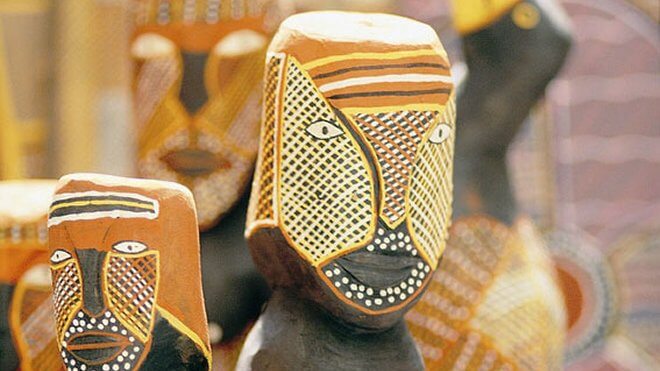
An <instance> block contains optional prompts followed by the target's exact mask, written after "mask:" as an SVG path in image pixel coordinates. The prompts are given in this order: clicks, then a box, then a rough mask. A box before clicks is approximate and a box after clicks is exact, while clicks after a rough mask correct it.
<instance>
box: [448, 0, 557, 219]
mask: <svg viewBox="0 0 660 371" xmlns="http://www.w3.org/2000/svg"><path fill="white" fill-rule="evenodd" d="M488 3H489V4H490V6H484V5H483V4H482V1H480V0H471V1H454V2H453V4H454V13H455V23H456V25H457V28H458V30H459V31H460V32H461V33H462V35H463V51H464V53H465V60H466V63H467V67H468V75H467V77H466V79H465V81H464V82H463V84H462V85H461V88H460V89H459V92H458V95H457V101H456V104H457V110H458V112H459V113H460V114H459V121H458V124H457V128H458V129H457V130H459V132H458V133H457V136H456V138H457V141H456V172H455V174H454V182H455V186H456V188H455V189H456V192H457V194H456V204H455V210H454V211H455V213H456V215H457V216H461V215H467V214H471V213H475V212H483V213H486V214H488V215H492V216H494V217H496V218H497V219H499V220H501V221H503V222H505V223H512V222H513V220H514V219H515V217H516V215H517V209H516V205H515V200H514V197H513V193H512V190H511V186H510V180H509V171H508V168H507V164H506V153H507V150H508V148H509V145H510V144H511V142H512V141H513V138H514V137H515V135H516V133H517V132H518V130H519V128H520V126H521V125H522V123H523V121H524V120H525V118H526V117H527V115H528V114H529V111H530V109H531V108H532V107H533V105H534V104H536V102H537V101H538V99H539V98H540V97H541V95H543V93H544V91H545V88H546V86H547V85H548V83H549V82H550V81H551V80H552V78H553V77H554V76H555V75H556V74H557V72H558V71H559V69H560V68H561V66H562V64H563V62H564V60H565V58H566V55H567V53H568V49H569V45H570V31H569V29H568V27H569V26H568V23H567V22H568V21H567V19H566V16H565V14H564V13H563V11H562V10H561V8H560V7H559V6H558V5H557V4H556V2H555V1H554V0H525V1H520V0H492V1H488Z"/></svg>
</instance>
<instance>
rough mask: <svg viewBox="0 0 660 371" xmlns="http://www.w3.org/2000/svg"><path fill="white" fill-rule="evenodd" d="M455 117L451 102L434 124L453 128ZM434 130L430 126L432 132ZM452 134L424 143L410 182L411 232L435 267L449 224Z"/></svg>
mask: <svg viewBox="0 0 660 371" xmlns="http://www.w3.org/2000/svg"><path fill="white" fill-rule="evenodd" d="M455 117H456V106H455V103H454V100H453V99H450V100H449V101H448V103H447V105H446V107H445V110H444V111H443V113H442V114H441V116H440V118H439V120H437V121H436V122H435V124H434V125H441V124H447V125H449V126H451V127H452V129H453V127H454V122H455V121H454V120H455ZM435 127H436V126H434V127H431V128H430V130H429V132H432V131H433V130H434V129H435ZM453 133H454V130H452V134H451V135H450V137H449V138H448V139H447V140H445V141H444V142H443V143H441V144H434V143H430V142H428V141H427V142H426V143H424V144H422V147H421V148H420V149H419V153H418V157H417V158H416V159H415V160H416V162H415V166H414V168H413V170H412V177H411V179H410V188H409V194H408V203H409V208H410V218H409V219H408V229H409V230H410V232H411V234H412V236H413V238H414V239H415V241H416V242H417V246H418V248H421V249H422V250H423V252H424V254H425V255H426V256H427V258H428V259H429V264H431V266H432V267H433V268H435V267H436V266H437V264H438V260H439V259H440V256H441V255H442V252H443V250H444V248H445V243H446V240H447V236H448V232H447V231H448V228H449V224H450V217H451V200H452V198H451V196H452V166H453V161H452V153H453V152H454V148H453V147H454V134H453Z"/></svg>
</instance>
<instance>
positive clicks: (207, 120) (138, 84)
mask: <svg viewBox="0 0 660 371" xmlns="http://www.w3.org/2000/svg"><path fill="white" fill-rule="evenodd" d="M156 3H159V4H158V9H159V10H158V12H157V13H156V12H154V13H150V9H153V8H154V7H155V6H156ZM169 3H170V2H169V1H162V2H157V1H152V0H148V1H136V4H137V5H136V8H137V14H138V15H137V29H136V33H135V38H134V41H133V45H132V55H133V58H134V60H135V67H136V68H135V79H134V81H135V82H134V91H135V107H136V120H137V124H138V131H139V155H138V158H139V160H138V168H139V171H140V174H141V175H142V176H144V177H148V178H158V179H164V180H170V181H176V182H179V183H182V184H185V185H186V186H188V187H189V188H190V189H191V190H192V191H193V193H194V195H195V199H196V200H197V209H198V213H199V225H200V227H201V228H202V229H206V228H209V227H211V226H212V225H213V224H214V223H215V222H216V221H217V220H218V219H219V218H220V217H221V216H222V215H223V214H224V213H226V212H227V211H228V210H229V208H231V206H232V205H233V204H234V203H235V202H236V201H237V200H238V199H239V197H240V196H241V195H242V193H243V190H244V188H245V185H246V183H247V181H248V179H249V177H250V175H251V170H252V167H253V164H254V159H255V157H256V152H257V147H258V144H257V143H258V136H259V117H260V115H259V114H260V112H261V90H262V89H261V81H262V76H263V60H264V54H265V51H266V47H267V44H268V40H269V39H270V35H271V32H270V27H269V22H270V21H272V19H267V18H266V16H265V12H266V10H268V11H269V16H270V17H272V16H273V15H275V14H277V10H278V9H277V4H278V2H277V1H271V0H259V1H249V2H235V1H222V2H220V1H217V2H213V1H208V2H201V1H195V0H193V1H184V3H185V4H184V7H183V8H175V7H174V6H171V5H170V4H169ZM198 3H199V4H198ZM149 6H151V8H150V7H149ZM275 18H277V17H275Z"/></svg>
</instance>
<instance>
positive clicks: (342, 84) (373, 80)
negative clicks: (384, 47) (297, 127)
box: [319, 73, 453, 93]
mask: <svg viewBox="0 0 660 371" xmlns="http://www.w3.org/2000/svg"><path fill="white" fill-rule="evenodd" d="M383 82H444V83H448V84H451V83H453V80H452V78H451V76H444V75H431V74H420V73H408V74H402V75H401V74H400V75H384V76H365V77H354V78H351V79H346V80H342V81H335V82H330V83H327V84H325V85H321V86H320V87H319V90H320V91H321V92H322V93H325V92H328V91H332V90H337V89H342V88H346V87H349V86H359V85H369V84H378V83H383Z"/></svg>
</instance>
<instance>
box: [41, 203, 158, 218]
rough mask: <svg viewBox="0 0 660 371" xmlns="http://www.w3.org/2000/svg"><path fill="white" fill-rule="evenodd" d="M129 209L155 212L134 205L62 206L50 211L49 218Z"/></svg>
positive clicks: (149, 212)
mask: <svg viewBox="0 0 660 371" xmlns="http://www.w3.org/2000/svg"><path fill="white" fill-rule="evenodd" d="M114 210H119V211H129V212H135V213H148V214H156V211H155V210H153V209H151V208H141V207H134V206H126V205H87V206H71V207H63V208H61V209H57V210H54V211H53V212H51V213H50V215H49V218H54V217H61V216H66V215H75V214H83V213H96V212H106V211H114Z"/></svg>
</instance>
